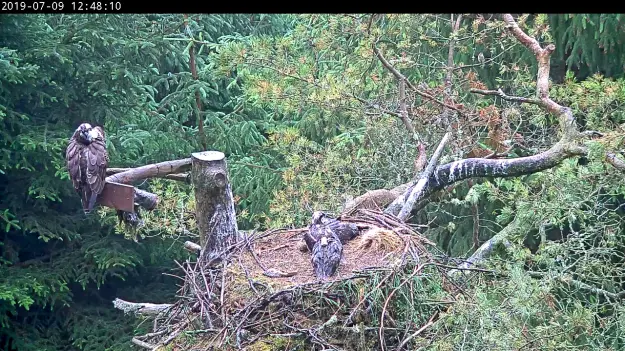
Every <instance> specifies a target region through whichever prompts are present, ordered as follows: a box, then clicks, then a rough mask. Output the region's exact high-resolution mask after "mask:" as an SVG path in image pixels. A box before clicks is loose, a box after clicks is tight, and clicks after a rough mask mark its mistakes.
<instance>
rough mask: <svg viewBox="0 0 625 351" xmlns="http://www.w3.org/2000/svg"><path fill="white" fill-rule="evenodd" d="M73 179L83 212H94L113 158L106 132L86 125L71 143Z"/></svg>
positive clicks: (69, 163) (69, 161)
mask: <svg viewBox="0 0 625 351" xmlns="http://www.w3.org/2000/svg"><path fill="white" fill-rule="evenodd" d="M65 160H66V162H67V169H68V171H69V177H70V179H71V180H72V183H73V185H74V189H76V191H77V192H78V194H80V200H81V202H82V208H83V211H84V212H85V213H86V214H87V213H90V212H91V211H93V208H94V207H95V204H96V200H97V197H98V195H100V194H101V193H102V190H104V184H105V179H106V168H107V167H108V162H109V156H108V153H107V151H106V139H105V134H104V130H103V129H102V128H101V127H99V126H96V127H92V126H91V125H90V124H89V123H83V124H81V125H80V126H78V128H76V130H75V131H74V134H73V135H72V137H71V138H70V140H69V145H68V146H67V150H66V152H65Z"/></svg>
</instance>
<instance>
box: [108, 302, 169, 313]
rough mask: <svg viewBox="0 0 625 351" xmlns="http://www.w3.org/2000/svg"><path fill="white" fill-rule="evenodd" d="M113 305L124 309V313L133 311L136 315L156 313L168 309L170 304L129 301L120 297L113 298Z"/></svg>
mask: <svg viewBox="0 0 625 351" xmlns="http://www.w3.org/2000/svg"><path fill="white" fill-rule="evenodd" d="M113 306H114V307H115V308H117V309H118V310H122V311H124V313H134V314H138V315H144V316H145V315H157V314H160V313H163V312H166V311H167V310H169V309H170V308H171V307H172V306H173V305H172V304H167V303H163V304H157V303H138V302H129V301H124V300H122V299H115V300H113Z"/></svg>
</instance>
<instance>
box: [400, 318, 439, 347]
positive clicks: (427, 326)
mask: <svg viewBox="0 0 625 351" xmlns="http://www.w3.org/2000/svg"><path fill="white" fill-rule="evenodd" d="M437 316H438V311H436V312H435V313H434V315H433V316H432V317H430V320H429V321H428V322H427V323H426V324H425V325H424V326H422V327H421V328H419V330H417V331H416V332H414V333H412V334H411V335H410V336H408V337H407V338H405V339H404V341H402V342H401V344H399V346H397V350H398V351H399V350H401V348H402V347H404V345H406V344H407V343H408V341H410V340H412V339H413V338H414V337H416V336H417V335H419V334H421V332H423V331H424V330H426V329H427V328H429V327H430V326H431V325H432V324H434V319H435V318H436V317H437Z"/></svg>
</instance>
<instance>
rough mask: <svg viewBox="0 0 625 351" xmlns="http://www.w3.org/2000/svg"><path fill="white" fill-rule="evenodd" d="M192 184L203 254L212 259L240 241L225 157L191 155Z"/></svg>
mask: <svg viewBox="0 0 625 351" xmlns="http://www.w3.org/2000/svg"><path fill="white" fill-rule="evenodd" d="M191 181H192V183H193V187H194V189H195V211H196V218H197V223H198V230H199V234H200V245H201V246H202V255H201V257H200V259H202V260H206V259H208V260H210V259H212V258H214V257H215V256H217V255H219V253H220V252H222V251H223V250H224V249H226V248H227V247H228V246H230V245H231V244H233V243H235V242H236V240H237V237H238V236H237V234H238V227H237V220H236V213H235V210H234V200H233V199H232V189H231V187H230V182H229V180H228V168H227V166H226V156H225V155H224V154H223V153H222V152H219V151H204V152H196V153H193V154H191Z"/></svg>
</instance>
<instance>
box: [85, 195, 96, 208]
mask: <svg viewBox="0 0 625 351" xmlns="http://www.w3.org/2000/svg"><path fill="white" fill-rule="evenodd" d="M97 199H98V194H97V193H96V192H91V196H90V197H89V205H88V206H87V209H86V212H85V213H91V211H93V208H94V207H95V202H96V200H97Z"/></svg>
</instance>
